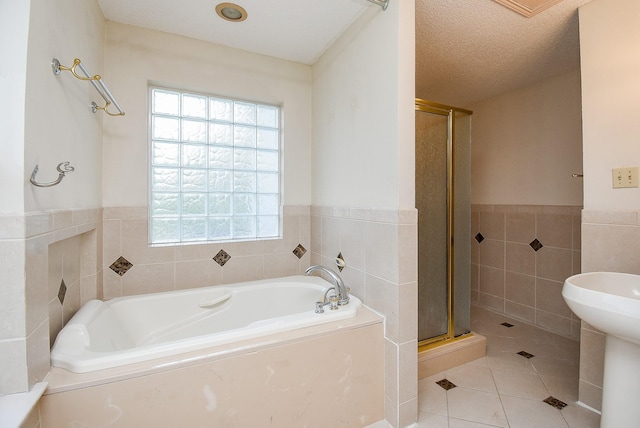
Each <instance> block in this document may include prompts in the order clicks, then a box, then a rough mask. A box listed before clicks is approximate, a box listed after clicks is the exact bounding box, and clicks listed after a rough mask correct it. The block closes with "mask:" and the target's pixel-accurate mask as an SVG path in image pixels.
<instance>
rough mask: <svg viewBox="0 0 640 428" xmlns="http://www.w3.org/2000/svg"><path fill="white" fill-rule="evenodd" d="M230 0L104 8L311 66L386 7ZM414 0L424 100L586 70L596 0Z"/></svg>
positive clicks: (123, 1)
mask: <svg viewBox="0 0 640 428" xmlns="http://www.w3.org/2000/svg"><path fill="white" fill-rule="evenodd" d="M222 1H223V0H220V1H215V0H214V1H209V0H181V1H175V0H99V4H100V7H101V8H102V11H103V13H104V15H105V17H106V18H107V19H109V20H111V21H116V22H121V23H125V24H132V25H136V26H139V27H144V28H150V29H154V30H159V31H164V32H168V33H175V34H180V35H183V36H187V37H192V38H196V39H201V40H206V41H210V42H214V43H219V44H223V45H227V46H231V47H235V48H239V49H244V50H248V51H251V52H256V53H261V54H264V55H269V56H274V57H278V58H282V59H286V60H290V61H295V62H300V63H303V64H313V63H314V62H315V61H316V59H317V58H318V57H319V56H320V55H322V53H323V52H324V51H325V50H326V49H327V47H329V46H330V45H331V43H333V41H334V40H335V39H336V38H337V37H339V36H340V34H341V33H342V32H343V31H344V30H345V29H346V28H347V27H348V26H349V25H350V24H351V23H352V22H353V21H354V20H356V19H357V18H358V17H359V16H360V15H361V14H362V13H363V12H364V11H365V10H367V8H377V9H380V7H379V6H376V5H374V4H371V3H369V2H367V1H366V0H269V1H265V0H236V2H237V3H238V4H240V5H241V6H243V7H244V8H245V9H246V10H247V12H248V15H249V17H248V18H247V20H246V21H243V22H239V23H233V22H227V21H224V20H222V19H220V18H219V17H218V16H217V15H216V14H215V5H216V4H217V3H220V2H222ZM390 1H391V2H394V1H402V0H390ZM415 1H416V96H418V97H419V98H424V99H428V100H432V101H437V102H441V103H445V104H450V105H455V106H459V107H466V106H468V105H469V104H470V103H473V102H475V101H479V100H482V99H485V98H488V97H490V96H494V95H497V94H499V93H502V92H505V91H508V90H512V89H515V88H519V87H522V86H525V85H529V84H532V83H534V82H536V81H538V80H541V79H544V78H546V77H550V76H553V75H557V74H560V73H563V72H566V71H570V70H572V69H575V68H577V67H578V66H579V45H578V16H577V8H578V7H579V6H581V5H583V4H585V3H588V2H589V1H590V0H563V1H561V2H560V3H559V4H556V5H554V6H552V7H550V8H548V9H546V10H544V11H542V12H541V13H539V14H538V15H536V16H534V17H531V18H525V17H523V16H521V15H519V14H518V13H516V12H514V11H513V10H510V9H508V8H507V7H505V6H503V5H501V4H499V3H497V2H496V1H494V0H415ZM521 1H524V2H529V3H531V2H532V1H533V2H534V3H535V2H537V3H540V2H541V1H542V0H521ZM380 13H386V12H382V11H381V12H380Z"/></svg>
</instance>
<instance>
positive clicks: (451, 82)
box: [416, 0, 590, 107]
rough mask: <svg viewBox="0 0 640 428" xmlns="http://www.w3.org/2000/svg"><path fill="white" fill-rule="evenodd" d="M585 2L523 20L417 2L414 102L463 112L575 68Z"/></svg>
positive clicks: (430, 0)
mask: <svg viewBox="0 0 640 428" xmlns="http://www.w3.org/2000/svg"><path fill="white" fill-rule="evenodd" d="M589 1H590V0H564V1H562V2H560V3H559V4H556V5H555V6H553V7H551V8H549V9H547V10H545V11H543V12H541V13H540V14H538V15H536V16H533V17H531V18H525V17H524V16H521V15H519V14H517V13H515V12H514V11H512V10H510V9H508V8H506V7H504V6H502V5H500V4H498V3H496V2H495V1H493V0H473V1H470V0H416V96H417V97H419V98H424V99H427V100H431V101H436V102H440V103H444V104H449V105H454V106H458V107H466V106H468V105H469V104H471V103H473V102H475V101H479V100H483V99H486V98H489V97H491V96H494V95H498V94H500V93H503V92H506V91H509V90H513V89H516V88H520V87H522V86H526V85H530V84H532V83H535V82H537V81H539V80H542V79H545V78H548V77H551V76H554V75H558V74H561V73H564V72H568V71H571V70H574V69H576V68H578V67H579V66H580V48H579V33H578V11H577V8H578V7H579V6H582V5H583V4H586V3H589Z"/></svg>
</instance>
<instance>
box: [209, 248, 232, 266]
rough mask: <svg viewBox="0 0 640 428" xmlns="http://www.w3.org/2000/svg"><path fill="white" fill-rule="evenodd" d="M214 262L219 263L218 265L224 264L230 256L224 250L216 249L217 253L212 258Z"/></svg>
mask: <svg viewBox="0 0 640 428" xmlns="http://www.w3.org/2000/svg"><path fill="white" fill-rule="evenodd" d="M213 260H215V262H216V263H218V264H219V265H220V267H222V266H224V265H225V264H226V263H227V262H228V261H229V260H231V256H230V255H229V253H227V252H226V251H225V250H220V251H218V254H216V255H215V257H214V258H213Z"/></svg>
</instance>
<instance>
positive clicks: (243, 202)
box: [233, 194, 256, 215]
mask: <svg viewBox="0 0 640 428" xmlns="http://www.w3.org/2000/svg"><path fill="white" fill-rule="evenodd" d="M233 213H234V214H236V215H238V214H239V215H247V214H255V213H256V195H251V194H246V195H238V194H234V195H233Z"/></svg>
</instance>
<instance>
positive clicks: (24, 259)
mask: <svg viewBox="0 0 640 428" xmlns="http://www.w3.org/2000/svg"><path fill="white" fill-rule="evenodd" d="M100 217H101V211H100V210H99V209H82V210H65V211H51V212H39V213H31V214H27V215H24V216H2V217H0V257H1V259H2V261H3V267H4V269H5V272H4V274H5V277H4V279H5V281H6V282H5V283H6V286H5V287H2V289H1V291H0V320H2V324H3V325H2V328H0V367H2V368H3V370H1V371H0V395H2V394H12V393H19V392H27V391H29V389H30V388H31V387H32V386H33V385H34V384H35V383H36V382H38V381H41V380H43V379H44V377H45V376H46V375H47V373H48V372H49V347H50V341H51V334H52V331H50V328H49V325H50V320H51V324H52V325H53V327H52V329H53V331H55V329H57V328H60V327H61V323H62V320H63V319H65V318H68V317H70V316H71V315H72V314H73V313H74V311H75V310H76V308H77V307H78V300H80V303H81V302H82V299H83V297H82V296H83V295H84V296H85V297H86V298H90V297H92V296H97V290H98V289H99V287H100V284H99V275H98V267H97V262H96V261H97V258H96V257H97V255H98V254H100V253H101V241H100V238H99V236H100V233H99V229H100V227H101V226H100ZM65 259H66V260H67V264H66V265H65V262H64V260H65ZM50 261H51V262H52V266H50V265H49V262H50ZM63 272H66V273H65V274H63ZM62 275H66V276H67V277H68V278H69V286H70V288H68V289H67V292H68V293H69V296H70V297H69V300H68V301H67V306H66V309H65V306H64V305H62V304H61V303H58V305H59V306H56V304H55V299H57V294H58V292H59V291H60V285H61V282H62ZM53 277H55V278H56V279H55V280H51V282H50V281H49V278H53ZM50 283H51V284H56V283H57V286H53V285H52V286H49V284H50ZM54 288H55V291H54ZM65 294H66V293H65ZM52 296H55V298H54V297H52Z"/></svg>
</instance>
